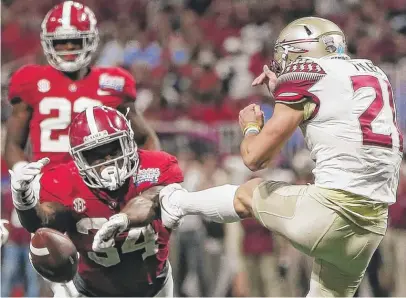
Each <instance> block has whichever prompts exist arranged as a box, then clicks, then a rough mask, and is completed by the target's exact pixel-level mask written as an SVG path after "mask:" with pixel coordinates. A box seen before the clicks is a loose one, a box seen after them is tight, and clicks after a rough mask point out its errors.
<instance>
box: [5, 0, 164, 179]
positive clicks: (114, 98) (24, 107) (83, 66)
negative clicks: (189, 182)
mask: <svg viewBox="0 0 406 298" xmlns="http://www.w3.org/2000/svg"><path fill="white" fill-rule="evenodd" d="M96 23H97V22H96V18H95V16H94V14H93V12H92V11H91V10H90V9H89V8H88V7H86V6H84V5H82V4H80V3H77V2H73V1H65V2H62V3H61V4H58V5H56V6H55V7H54V8H52V9H51V10H50V11H49V12H48V14H47V15H46V16H45V18H44V21H43V22H42V33H41V43H42V47H43V49H44V53H45V56H46V58H47V60H48V63H49V65H47V66H41V65H27V66H23V67H22V68H20V69H19V70H17V71H16V72H15V73H14V74H13V76H12V78H11V80H10V85H9V99H10V102H11V104H12V105H13V112H12V115H11V116H10V118H9V119H8V124H7V139H6V144H5V159H6V161H7V164H8V166H9V168H11V169H13V171H15V172H16V171H18V169H20V168H21V167H22V166H24V165H25V164H26V163H27V162H26V161H25V160H26V156H25V155H24V148H25V145H26V142H27V139H28V136H29V137H30V140H31V144H32V159H33V160H38V159H40V158H42V157H45V156H46V157H49V158H50V161H51V164H57V163H59V162H65V161H67V160H69V154H68V148H69V140H68V127H69V124H70V122H71V120H72V119H73V118H74V117H75V116H76V115H77V114H78V113H79V112H81V111H83V110H84V109H85V108H86V107H89V106H98V105H106V106H110V107H114V108H117V109H118V110H120V111H121V112H123V113H124V114H126V113H127V111H128V115H127V116H128V118H129V119H130V121H131V124H132V127H133V130H134V136H135V139H136V141H137V143H138V144H139V145H143V146H144V148H145V149H156V150H158V149H159V141H158V138H157V136H156V134H155V132H154V131H153V130H152V129H151V128H150V127H149V126H148V125H147V124H146V122H145V121H144V119H143V117H142V115H140V114H139V113H137V111H136V110H135V107H134V100H135V97H136V90H135V81H134V79H133V77H132V76H131V75H130V74H129V73H128V72H127V71H125V70H124V69H122V68H119V67H109V68H99V67H91V66H90V65H89V64H90V62H91V59H92V57H93V54H94V52H95V51H96V48H97V45H98V42H99V35H98V31H97V28H96Z"/></svg>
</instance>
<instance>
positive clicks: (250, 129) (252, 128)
mask: <svg viewBox="0 0 406 298" xmlns="http://www.w3.org/2000/svg"><path fill="white" fill-rule="evenodd" d="M260 131H261V127H260V126H259V125H258V124H257V123H256V122H250V123H248V124H247V125H246V126H245V128H244V130H243V134H244V136H246V135H247V134H249V133H255V134H259V132H260Z"/></svg>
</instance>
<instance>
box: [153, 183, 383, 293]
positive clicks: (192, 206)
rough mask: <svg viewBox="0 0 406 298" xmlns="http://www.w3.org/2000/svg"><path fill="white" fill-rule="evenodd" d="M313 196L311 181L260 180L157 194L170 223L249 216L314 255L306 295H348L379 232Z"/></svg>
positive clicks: (314, 189)
mask: <svg viewBox="0 0 406 298" xmlns="http://www.w3.org/2000/svg"><path fill="white" fill-rule="evenodd" d="M319 195H320V196H321V195H322V194H321V193H319V192H318V188H317V187H316V186H314V185H289V184H286V183H283V182H275V181H263V180H261V179H253V180H250V181H248V182H247V183H245V184H243V185H241V186H239V187H238V186H233V185H223V186H219V187H215V188H210V189H207V190H203V191H199V192H187V191H185V190H183V189H181V188H180V186H168V187H167V188H166V189H164V190H163V191H162V194H161V207H162V219H163V221H164V224H166V223H168V224H169V225H171V224H176V222H178V221H179V218H181V217H182V216H184V215H188V214H200V215H202V216H205V217H206V218H208V219H210V220H212V221H216V222H226V223H227V222H236V221H240V220H242V219H244V218H248V217H255V218H256V219H257V220H258V221H259V222H260V223H261V224H262V225H264V226H265V227H267V228H268V229H270V230H272V231H274V232H277V233H279V234H281V235H283V236H284V237H286V238H287V239H289V240H290V241H291V243H292V244H293V245H294V246H295V247H296V248H297V249H299V250H300V251H302V252H304V253H306V254H308V255H310V256H313V257H314V258H315V262H314V267H313V271H312V277H311V282H310V291H309V294H308V296H342V297H344V296H353V295H354V293H355V290H356V289H357V288H358V286H359V284H360V282H361V280H362V277H363V275H364V272H365V269H366V267H367V265H368V263H369V260H370V259H371V257H372V254H373V252H374V251H375V249H376V248H377V246H378V245H379V243H380V241H381V240H382V237H383V236H382V235H378V234H374V233H372V232H369V231H367V230H365V229H363V228H361V227H359V226H358V225H356V224H354V223H353V222H351V221H349V220H347V219H346V218H345V217H343V216H341V215H339V214H338V213H337V212H336V211H334V210H332V209H330V208H327V207H326V206H324V205H322V204H321V203H319V201H318V198H316V197H317V196H319ZM332 195H336V193H332Z"/></svg>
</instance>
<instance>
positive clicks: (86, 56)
mask: <svg viewBox="0 0 406 298" xmlns="http://www.w3.org/2000/svg"><path fill="white" fill-rule="evenodd" d="M96 24H97V20H96V17H95V16H94V13H93V12H92V11H91V10H90V9H89V7H87V6H85V5H83V4H80V3H78V2H74V1H65V2H62V3H61V4H58V5H56V6H55V7H54V8H52V9H51V10H50V11H49V12H48V13H47V15H46V16H45V18H44V20H43V21H42V25H41V28H42V32H41V44H42V48H43V49H44V53H45V56H46V58H47V60H48V63H49V64H50V65H52V66H53V67H54V68H56V69H58V70H60V71H65V72H73V71H77V70H79V69H81V68H83V67H85V66H87V65H88V64H89V63H90V60H91V58H92V54H93V53H94V52H95V51H96V49H97V45H98V43H99V33H98V31H97V28H96ZM60 40H81V42H82V48H81V49H80V50H74V51H56V50H55V47H54V46H55V42H56V41H60ZM66 55H76V58H75V60H73V61H65V60H64V59H63V56H66Z"/></svg>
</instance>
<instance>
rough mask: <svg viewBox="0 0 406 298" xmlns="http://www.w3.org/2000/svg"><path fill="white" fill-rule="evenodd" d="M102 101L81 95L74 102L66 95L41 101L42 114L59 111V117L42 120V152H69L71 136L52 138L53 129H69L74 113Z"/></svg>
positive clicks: (45, 98)
mask: <svg viewBox="0 0 406 298" xmlns="http://www.w3.org/2000/svg"><path fill="white" fill-rule="evenodd" d="M101 104H102V103H101V102H100V101H98V100H95V99H91V98H88V97H79V98H78V99H77V100H75V101H74V102H73V106H72V103H71V102H70V101H69V100H68V99H67V98H64V97H44V98H43V99H42V100H41V102H40V103H39V112H40V114H41V115H49V114H50V113H51V111H52V110H57V111H58V116H57V117H52V118H47V119H44V120H42V121H41V123H40V125H39V126H40V128H41V136H40V138H41V140H40V142H41V143H40V144H41V145H40V146H41V152H68V149H69V137H68V136H67V135H60V136H59V137H58V138H57V139H56V140H53V139H51V133H52V131H53V130H63V129H67V128H68V126H69V124H70V123H71V121H72V111H73V113H80V112H82V111H84V110H85V109H86V108H88V107H92V106H98V105H101Z"/></svg>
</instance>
